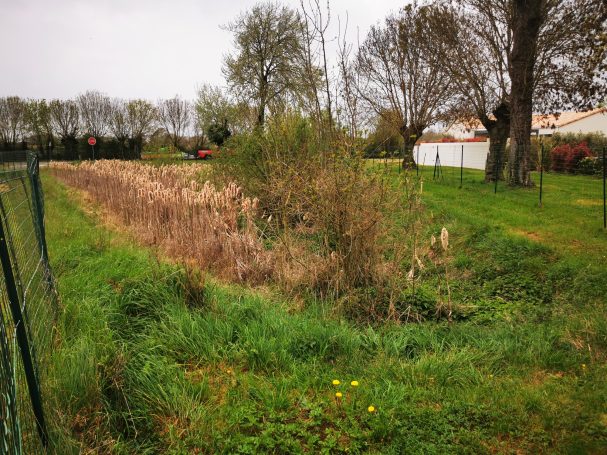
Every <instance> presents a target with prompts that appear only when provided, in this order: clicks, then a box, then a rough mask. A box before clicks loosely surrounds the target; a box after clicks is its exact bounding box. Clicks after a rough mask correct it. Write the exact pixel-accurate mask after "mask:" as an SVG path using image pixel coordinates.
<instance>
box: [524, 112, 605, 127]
mask: <svg viewBox="0 0 607 455" xmlns="http://www.w3.org/2000/svg"><path fill="white" fill-rule="evenodd" d="M605 112H607V109H606V108H597V109H592V110H591V111H586V112H573V111H569V112H561V113H560V114H558V116H556V115H534V116H533V121H532V128H561V127H563V126H565V125H569V124H570V123H574V122H578V121H580V120H582V119H584V118H586V117H590V116H591V115H595V114H598V113H605Z"/></svg>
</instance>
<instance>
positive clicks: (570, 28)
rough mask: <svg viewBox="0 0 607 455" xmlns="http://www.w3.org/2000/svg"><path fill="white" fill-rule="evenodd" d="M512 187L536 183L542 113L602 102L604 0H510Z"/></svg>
mask: <svg viewBox="0 0 607 455" xmlns="http://www.w3.org/2000/svg"><path fill="white" fill-rule="evenodd" d="M511 5H512V52H511V59H510V66H509V68H508V70H509V74H510V79H511V81H512V93H511V121H510V155H509V159H508V177H509V181H510V184H511V185H521V186H529V185H532V184H533V183H532V181H531V176H530V154H531V142H530V141H531V140H530V137H531V118H532V112H533V110H534V107H535V109H536V110H538V111H540V112H546V111H554V110H556V109H559V110H560V109H564V108H571V107H573V108H582V109H584V108H588V107H594V106H595V105H596V104H595V103H598V102H599V101H604V96H605V83H606V82H607V81H606V75H607V72H606V70H607V3H605V1H604V0H529V1H523V0H511Z"/></svg>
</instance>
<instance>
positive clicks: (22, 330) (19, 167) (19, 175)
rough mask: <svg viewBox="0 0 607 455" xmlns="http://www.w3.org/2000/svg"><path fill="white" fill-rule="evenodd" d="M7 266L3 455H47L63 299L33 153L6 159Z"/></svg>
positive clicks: (3, 247)
mask: <svg viewBox="0 0 607 455" xmlns="http://www.w3.org/2000/svg"><path fill="white" fill-rule="evenodd" d="M0 266H1V268H2V274H1V275H0V416H1V419H0V422H1V428H0V453H2V454H5V453H6V454H38V453H44V452H45V451H46V449H47V447H48V443H49V442H48V441H49V439H48V430H47V426H46V421H45V415H47V414H48V413H47V412H46V411H47V410H46V403H45V401H44V397H45V373H46V365H47V364H48V357H49V355H50V353H51V349H52V347H53V327H54V323H55V319H56V315H57V302H58V298H57V292H56V287H55V283H54V279H53V275H52V272H51V269H50V266H49V261H48V253H47V248H46V240H45V229H44V197H43V194H42V185H41V182H40V173H39V162H38V157H37V156H36V155H35V154H34V153H32V152H1V153H0Z"/></svg>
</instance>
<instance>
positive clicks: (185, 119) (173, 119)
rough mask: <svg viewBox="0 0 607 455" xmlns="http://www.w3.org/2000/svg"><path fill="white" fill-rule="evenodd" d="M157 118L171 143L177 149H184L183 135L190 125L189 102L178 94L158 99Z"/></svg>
mask: <svg viewBox="0 0 607 455" xmlns="http://www.w3.org/2000/svg"><path fill="white" fill-rule="evenodd" d="M157 108H158V118H159V120H160V123H162V125H163V126H164V129H165V130H166V132H167V134H168V135H169V138H170V140H171V144H172V145H173V147H175V148H176V149H177V150H182V151H183V150H184V137H185V135H186V133H187V131H188V127H189V126H190V119H191V108H190V103H189V102H187V101H186V100H182V99H181V98H179V96H175V97H174V98H171V99H168V100H160V101H158V105H157Z"/></svg>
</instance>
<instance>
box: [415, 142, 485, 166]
mask: <svg viewBox="0 0 607 455" xmlns="http://www.w3.org/2000/svg"><path fill="white" fill-rule="evenodd" d="M462 146H463V147H464V167H466V168H470V169H482V170H484V169H485V163H486V161H487V154H488V153H489V142H448V143H424V144H420V145H418V146H417V147H416V149H415V150H414V151H413V158H414V159H415V162H417V161H418V159H419V164H421V165H422V166H434V161H435V160H436V151H437V148H438V156H439V159H440V164H441V166H453V167H459V166H460V162H461V159H462Z"/></svg>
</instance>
